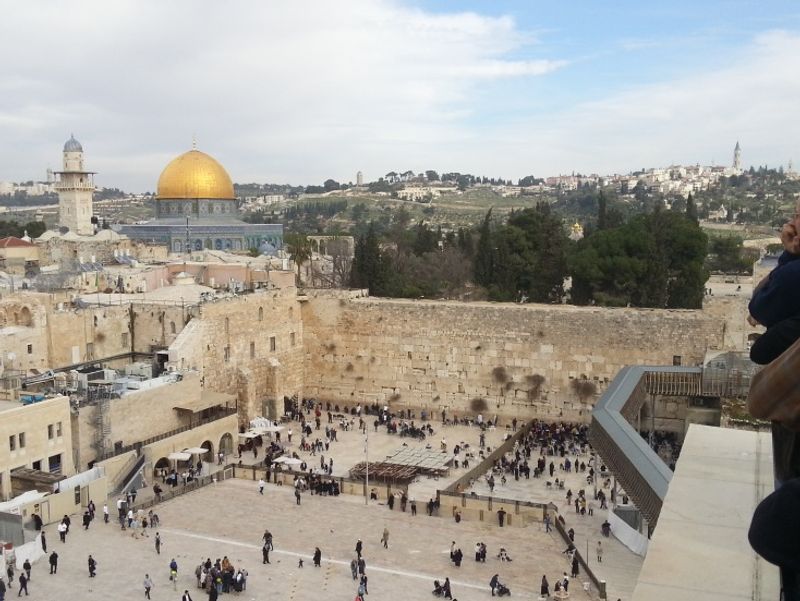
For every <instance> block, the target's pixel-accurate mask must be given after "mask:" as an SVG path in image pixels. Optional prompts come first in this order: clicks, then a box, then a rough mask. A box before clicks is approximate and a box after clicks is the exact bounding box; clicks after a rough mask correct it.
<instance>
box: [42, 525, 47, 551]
mask: <svg viewBox="0 0 800 601" xmlns="http://www.w3.org/2000/svg"><path fill="white" fill-rule="evenodd" d="M42 553H47V538H46V537H45V535H44V530H42Z"/></svg>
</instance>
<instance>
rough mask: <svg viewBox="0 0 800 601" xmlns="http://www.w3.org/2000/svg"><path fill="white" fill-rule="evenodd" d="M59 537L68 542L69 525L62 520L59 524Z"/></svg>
mask: <svg viewBox="0 0 800 601" xmlns="http://www.w3.org/2000/svg"><path fill="white" fill-rule="evenodd" d="M57 530H58V538H59V539H61V542H62V543H65V542H67V525H66V524H65V523H64V522H60V523H59V524H58V528H57Z"/></svg>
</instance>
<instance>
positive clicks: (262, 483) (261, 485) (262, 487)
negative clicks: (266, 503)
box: [258, 478, 266, 495]
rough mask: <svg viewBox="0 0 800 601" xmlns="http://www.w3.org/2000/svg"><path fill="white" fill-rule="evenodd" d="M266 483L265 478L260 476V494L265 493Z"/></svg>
mask: <svg viewBox="0 0 800 601" xmlns="http://www.w3.org/2000/svg"><path fill="white" fill-rule="evenodd" d="M265 484H266V482H264V478H260V479H259V480H258V494H260V495H263V494H264V485H265Z"/></svg>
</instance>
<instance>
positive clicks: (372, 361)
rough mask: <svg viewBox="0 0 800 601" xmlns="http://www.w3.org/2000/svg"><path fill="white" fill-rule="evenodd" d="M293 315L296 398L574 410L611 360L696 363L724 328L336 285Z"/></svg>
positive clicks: (691, 319) (597, 385)
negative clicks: (299, 319)
mask: <svg viewBox="0 0 800 601" xmlns="http://www.w3.org/2000/svg"><path fill="white" fill-rule="evenodd" d="M303 325H304V331H305V353H306V360H305V373H306V378H305V385H304V392H305V394H306V396H307V397H313V398H318V399H320V400H323V401H332V402H337V403H358V402H361V403H363V402H370V403H371V402H373V401H377V402H379V403H383V404H390V405H391V406H392V407H394V408H402V407H405V406H408V407H415V408H420V409H428V410H430V411H437V412H438V411H440V410H441V409H443V408H446V409H447V410H448V411H456V412H465V411H469V410H470V407H471V404H472V402H473V399H483V400H485V402H486V404H487V408H486V410H484V413H487V414H489V415H493V414H494V413H498V414H505V415H511V414H514V415H521V416H534V415H535V416H542V417H553V418H555V417H559V416H562V415H563V416H564V417H570V418H583V419H586V418H588V409H589V408H590V407H591V404H592V403H593V401H594V399H595V398H596V397H597V394H599V393H600V392H601V391H602V390H603V389H604V388H605V386H606V384H607V383H608V382H609V381H610V380H611V379H612V378H613V377H614V376H615V374H616V373H617V371H619V369H620V368H621V367H623V366H625V365H631V364H633V365H636V364H639V365H672V364H673V360H674V359H677V358H678V357H679V358H680V362H681V364H683V365H697V364H700V363H702V361H703V358H704V356H705V354H706V352H707V350H709V349H715V348H721V347H722V345H723V336H724V327H723V321H722V320H721V319H719V318H715V317H711V316H708V315H706V314H704V313H703V312H701V311H671V310H645V309H610V308H599V307H572V306H564V305H516V304H504V303H469V304H466V303H458V302H450V301H414V302H412V301H402V300H385V299H374V298H347V297H345V296H342V295H340V297H339V298H335V297H334V298H330V297H327V296H324V295H319V296H316V297H314V298H312V299H311V300H309V302H307V303H305V304H304V306H303ZM592 389H594V394H592Z"/></svg>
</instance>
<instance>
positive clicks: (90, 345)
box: [86, 342, 94, 358]
mask: <svg viewBox="0 0 800 601" xmlns="http://www.w3.org/2000/svg"><path fill="white" fill-rule="evenodd" d="M86 356H87V357H89V358H92V357H94V342H87V343H86Z"/></svg>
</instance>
